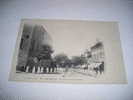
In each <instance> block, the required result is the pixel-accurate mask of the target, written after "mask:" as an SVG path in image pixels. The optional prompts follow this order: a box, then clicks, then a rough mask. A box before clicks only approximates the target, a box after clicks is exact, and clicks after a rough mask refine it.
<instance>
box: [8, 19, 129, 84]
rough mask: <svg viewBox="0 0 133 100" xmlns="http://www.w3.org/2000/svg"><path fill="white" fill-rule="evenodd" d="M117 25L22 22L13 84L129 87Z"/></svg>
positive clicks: (114, 23)
mask: <svg viewBox="0 0 133 100" xmlns="http://www.w3.org/2000/svg"><path fill="white" fill-rule="evenodd" d="M119 35H120V33H119V30H118V23H117V22H102V21H101V22H100V21H85V20H53V19H51V20H50V19H49V20H48V19H45V20H43V19H22V20H21V24H20V29H19V32H18V37H17V41H16V46H15V52H14V56H13V61H12V68H11V72H10V76H9V80H11V81H25V82H50V83H126V76H125V69H124V63H123V58H122V50H121V44H120V36H119Z"/></svg>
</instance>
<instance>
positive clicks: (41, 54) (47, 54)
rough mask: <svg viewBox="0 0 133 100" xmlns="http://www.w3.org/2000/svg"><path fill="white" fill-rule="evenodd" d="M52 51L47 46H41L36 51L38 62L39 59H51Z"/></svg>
mask: <svg viewBox="0 0 133 100" xmlns="http://www.w3.org/2000/svg"><path fill="white" fill-rule="evenodd" d="M52 53H53V50H52V48H51V46H49V45H43V46H42V47H41V48H40V50H39V51H38V54H37V57H38V59H39V60H41V59H51V54H52Z"/></svg>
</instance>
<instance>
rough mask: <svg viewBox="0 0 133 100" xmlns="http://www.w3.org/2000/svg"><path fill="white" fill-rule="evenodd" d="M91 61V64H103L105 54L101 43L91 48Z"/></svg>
mask: <svg viewBox="0 0 133 100" xmlns="http://www.w3.org/2000/svg"><path fill="white" fill-rule="evenodd" d="M91 59H92V61H93V62H96V63H98V62H104V60H105V54H104V46H103V43H102V42H97V43H96V44H95V45H93V46H92V47H91Z"/></svg>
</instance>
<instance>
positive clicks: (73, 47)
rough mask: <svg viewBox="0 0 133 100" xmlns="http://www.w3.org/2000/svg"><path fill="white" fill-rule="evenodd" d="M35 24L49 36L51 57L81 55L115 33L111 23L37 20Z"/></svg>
mask: <svg viewBox="0 0 133 100" xmlns="http://www.w3.org/2000/svg"><path fill="white" fill-rule="evenodd" d="M35 23H36V24H37V23H38V24H41V25H43V27H44V28H45V30H46V31H47V33H48V34H49V36H50V38H51V39H49V40H50V41H49V42H50V43H51V45H52V47H53V50H54V53H53V55H56V54H59V53H65V54H67V55H68V57H72V56H77V55H81V54H82V53H84V52H85V51H86V49H89V48H90V47H91V46H93V45H94V44H95V43H96V41H97V40H100V41H103V42H104V41H106V40H108V39H110V36H112V33H115V31H116V30H115V31H114V26H113V25H114V24H113V23H112V22H110V23H107V22H97V21H77V20H37V21H35ZM105 37H106V39H105ZM112 39H113V38H112Z"/></svg>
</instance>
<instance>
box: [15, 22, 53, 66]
mask: <svg viewBox="0 0 133 100" xmlns="http://www.w3.org/2000/svg"><path fill="white" fill-rule="evenodd" d="M43 45H49V46H51V47H52V39H51V37H50V35H49V34H48V33H47V31H46V30H45V29H44V27H43V26H42V25H31V24H24V26H23V31H22V37H21V41H20V47H19V54H18V59H17V60H18V61H17V69H21V68H22V67H23V66H25V65H26V63H27V59H28V58H30V57H31V58H32V57H35V56H37V53H38V51H39V50H40V49H41V48H42V46H43Z"/></svg>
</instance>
